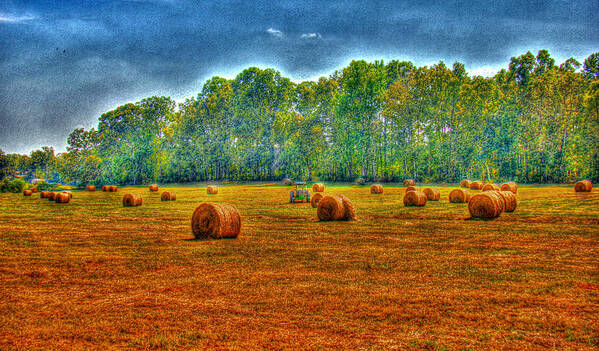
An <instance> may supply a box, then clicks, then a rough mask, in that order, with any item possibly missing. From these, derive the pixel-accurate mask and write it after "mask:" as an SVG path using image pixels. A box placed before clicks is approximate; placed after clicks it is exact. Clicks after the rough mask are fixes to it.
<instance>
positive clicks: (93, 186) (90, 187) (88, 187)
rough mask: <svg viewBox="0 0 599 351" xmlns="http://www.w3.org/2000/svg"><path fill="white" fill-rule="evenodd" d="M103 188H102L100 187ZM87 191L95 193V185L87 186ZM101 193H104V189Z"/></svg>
mask: <svg viewBox="0 0 599 351" xmlns="http://www.w3.org/2000/svg"><path fill="white" fill-rule="evenodd" d="M102 188H104V187H102ZM87 191H96V186H95V185H88V186H87ZM102 191H104V189H102Z"/></svg>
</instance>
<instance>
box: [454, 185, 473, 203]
mask: <svg viewBox="0 0 599 351" xmlns="http://www.w3.org/2000/svg"><path fill="white" fill-rule="evenodd" d="M468 201H470V192H469V191H468V190H466V189H461V188H460V189H453V190H452V191H451V192H450V193H449V202H453V203H464V202H468Z"/></svg>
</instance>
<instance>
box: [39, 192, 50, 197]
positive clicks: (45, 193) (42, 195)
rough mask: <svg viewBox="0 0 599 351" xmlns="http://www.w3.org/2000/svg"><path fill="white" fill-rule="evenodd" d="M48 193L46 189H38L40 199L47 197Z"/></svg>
mask: <svg viewBox="0 0 599 351" xmlns="http://www.w3.org/2000/svg"><path fill="white" fill-rule="evenodd" d="M48 194H49V192H47V191H40V199H47V198H48Z"/></svg>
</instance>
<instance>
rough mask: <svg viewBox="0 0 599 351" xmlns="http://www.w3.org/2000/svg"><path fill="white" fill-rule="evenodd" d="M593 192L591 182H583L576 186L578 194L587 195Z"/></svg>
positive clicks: (575, 189)
mask: <svg viewBox="0 0 599 351" xmlns="http://www.w3.org/2000/svg"><path fill="white" fill-rule="evenodd" d="M592 190H593V183H591V181H590V180H581V181H580V182H576V184H574V191H575V192H577V193H581V192H582V193H587V192H591V191H592Z"/></svg>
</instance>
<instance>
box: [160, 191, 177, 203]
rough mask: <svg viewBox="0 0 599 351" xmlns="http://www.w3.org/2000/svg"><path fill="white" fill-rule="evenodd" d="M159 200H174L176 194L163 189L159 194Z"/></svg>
mask: <svg viewBox="0 0 599 351" xmlns="http://www.w3.org/2000/svg"><path fill="white" fill-rule="evenodd" d="M160 200H162V201H175V200H177V195H175V193H173V192H170V191H164V192H163V193H162V194H161V195H160Z"/></svg>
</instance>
